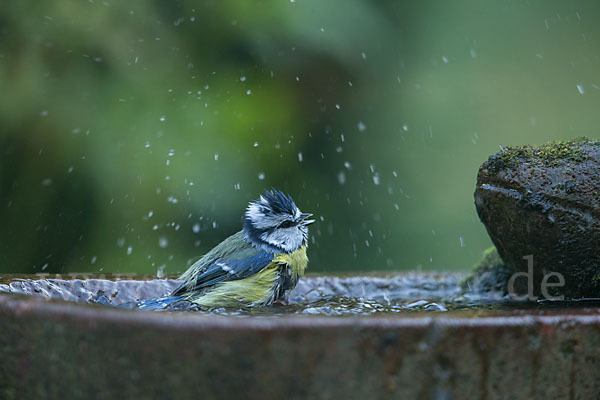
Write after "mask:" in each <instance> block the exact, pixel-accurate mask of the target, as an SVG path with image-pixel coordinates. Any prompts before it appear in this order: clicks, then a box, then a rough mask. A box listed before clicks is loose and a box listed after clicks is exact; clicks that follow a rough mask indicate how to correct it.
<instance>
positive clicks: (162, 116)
mask: <svg viewBox="0 0 600 400" xmlns="http://www.w3.org/2000/svg"><path fill="white" fill-rule="evenodd" d="M165 119H167V117H165V116H164V115H161V117H160V118H159V120H160V122H165Z"/></svg>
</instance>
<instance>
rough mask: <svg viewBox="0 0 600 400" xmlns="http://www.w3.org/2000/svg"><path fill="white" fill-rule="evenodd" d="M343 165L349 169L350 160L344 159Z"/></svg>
mask: <svg viewBox="0 0 600 400" xmlns="http://www.w3.org/2000/svg"><path fill="white" fill-rule="evenodd" d="M344 167H346V168H347V169H350V168H351V167H352V164H350V161H344Z"/></svg>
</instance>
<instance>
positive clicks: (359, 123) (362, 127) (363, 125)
mask: <svg viewBox="0 0 600 400" xmlns="http://www.w3.org/2000/svg"><path fill="white" fill-rule="evenodd" d="M356 126H357V127H358V130H359V132H364V131H365V130H366V129H367V125H365V123H364V122H362V121H358V124H356Z"/></svg>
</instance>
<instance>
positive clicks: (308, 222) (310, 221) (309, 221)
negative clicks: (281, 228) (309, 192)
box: [300, 213, 315, 225]
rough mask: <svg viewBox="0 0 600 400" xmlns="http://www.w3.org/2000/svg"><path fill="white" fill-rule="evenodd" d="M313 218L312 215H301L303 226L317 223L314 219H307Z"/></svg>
mask: <svg viewBox="0 0 600 400" xmlns="http://www.w3.org/2000/svg"><path fill="white" fill-rule="evenodd" d="M312 216H313V215H312V214H311V213H302V214H301V215H300V217H301V218H302V224H303V225H310V224H312V223H313V222H315V220H314V219H306V218H310V217H312Z"/></svg>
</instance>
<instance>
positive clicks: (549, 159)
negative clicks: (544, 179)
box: [488, 138, 600, 171]
mask: <svg viewBox="0 0 600 400" xmlns="http://www.w3.org/2000/svg"><path fill="white" fill-rule="evenodd" d="M584 145H591V146H600V141H598V140H590V139H587V138H577V139H573V140H569V141H561V142H551V143H546V144H544V145H542V146H538V147H532V146H523V147H505V148H503V149H502V151H501V152H499V153H497V154H495V155H494V156H492V157H490V160H489V161H488V166H489V168H491V169H493V170H496V171H499V170H502V169H506V168H515V167H517V166H519V165H521V164H523V163H529V164H534V165H537V166H545V167H557V166H560V165H564V164H566V163H582V162H585V161H587V160H589V159H590V156H589V154H588V153H586V152H585V151H584V150H583V149H582V146H584Z"/></svg>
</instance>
